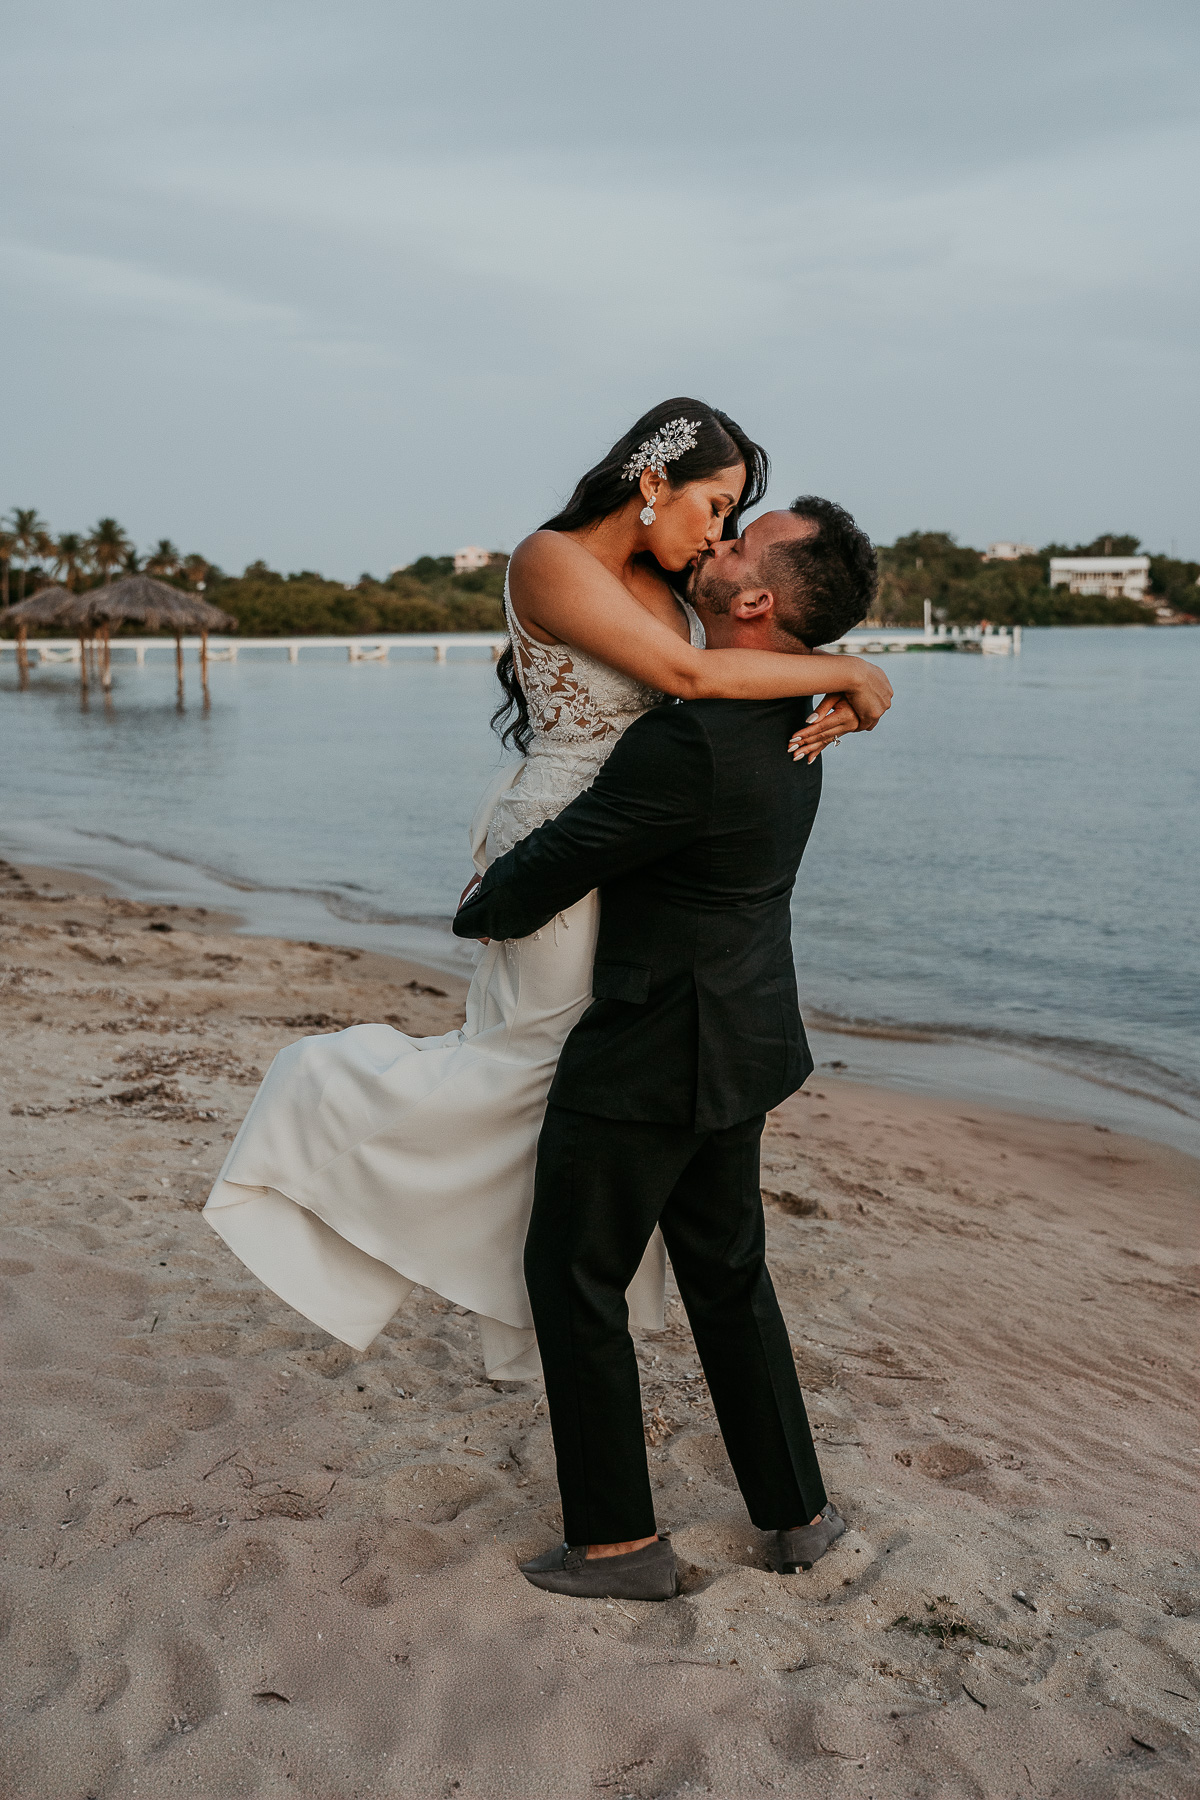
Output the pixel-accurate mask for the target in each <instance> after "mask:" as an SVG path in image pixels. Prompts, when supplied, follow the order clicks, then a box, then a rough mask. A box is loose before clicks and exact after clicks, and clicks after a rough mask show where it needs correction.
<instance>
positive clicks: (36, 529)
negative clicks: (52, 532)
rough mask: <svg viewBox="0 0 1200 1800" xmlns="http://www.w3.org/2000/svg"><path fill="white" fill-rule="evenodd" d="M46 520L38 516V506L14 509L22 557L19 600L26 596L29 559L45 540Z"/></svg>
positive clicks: (17, 542) (16, 545)
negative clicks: (26, 575) (26, 573)
mask: <svg viewBox="0 0 1200 1800" xmlns="http://www.w3.org/2000/svg"><path fill="white" fill-rule="evenodd" d="M45 531H46V521H45V520H44V519H40V518H39V517H38V512H37V508H36V506H14V507H13V510H12V534H13V537H14V538H15V540H16V544H15V549H16V553H17V555H18V556H19V557H20V558H21V591H20V593H19V594H18V596H17V598H18V600H23V599H24V598H25V571H26V569H27V568H28V567H29V559H30V557H31V556H36V555H37V553H38V550H39V548H40V546H41V544H42V542H43V540H44V537H45Z"/></svg>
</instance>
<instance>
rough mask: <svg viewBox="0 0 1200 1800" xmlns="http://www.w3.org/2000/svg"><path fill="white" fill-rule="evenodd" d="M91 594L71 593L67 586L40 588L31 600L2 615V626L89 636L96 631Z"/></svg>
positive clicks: (24, 601)
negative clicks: (71, 632) (49, 628)
mask: <svg viewBox="0 0 1200 1800" xmlns="http://www.w3.org/2000/svg"><path fill="white" fill-rule="evenodd" d="M91 599H92V596H91V595H90V594H72V593H71V592H70V590H69V589H68V588H65V587H45V588H39V589H38V591H37V593H36V594H31V595H30V596H29V598H28V600H18V601H17V603H16V605H15V606H6V607H5V608H4V611H3V612H0V625H8V626H11V628H12V629H13V630H14V631H21V630H22V629H24V630H26V631H31V630H32V631H38V630H41V629H45V628H47V627H50V626H52V627H54V629H55V630H58V631H81V632H84V633H85V634H90V633H91V632H93V631H94V630H95V628H96V617H95V614H94V612H93V610H92V607H91Z"/></svg>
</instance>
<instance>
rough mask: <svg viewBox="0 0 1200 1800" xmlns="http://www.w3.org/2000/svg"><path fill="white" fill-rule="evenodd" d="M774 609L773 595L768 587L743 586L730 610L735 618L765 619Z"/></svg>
mask: <svg viewBox="0 0 1200 1800" xmlns="http://www.w3.org/2000/svg"><path fill="white" fill-rule="evenodd" d="M774 611H775V596H774V594H773V593H772V592H771V590H770V588H743V590H742V592H741V593H740V594H739V595H738V597H737V599H736V600H735V601H734V603H733V605H732V606H731V607H730V612H731V613H732V614H733V617H734V618H735V619H745V620H751V619H767V618H770V616H771V614H772V613H773V612H774Z"/></svg>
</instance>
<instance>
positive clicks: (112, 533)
mask: <svg viewBox="0 0 1200 1800" xmlns="http://www.w3.org/2000/svg"><path fill="white" fill-rule="evenodd" d="M87 547H88V552H89V554H90V556H91V559H92V561H93V562H94V563H95V565H96V567H97V568H98V569H99V571H100V574H101V576H102V578H103V579H104V580H105V581H107V580H108V579H109V578H110V576H111V574H112V571H113V570H114V569H115V568H116V566H117V564H118V563H119V562H120V561H121V560H122V558H123V557H124V555H125V552H126V551H127V550H128V549H129V548H130V543H129V539H128V538H127V537H126V535H125V533H124V532H123V531H122V529H121V527H120V526H119V525H118V524H117V521H116V520H115V519H99V520H97V522H96V526H95V529H94V530H93V532H92V535H91V536H90V537H89V539H88V544H87Z"/></svg>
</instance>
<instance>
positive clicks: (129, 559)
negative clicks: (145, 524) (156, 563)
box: [121, 544, 142, 575]
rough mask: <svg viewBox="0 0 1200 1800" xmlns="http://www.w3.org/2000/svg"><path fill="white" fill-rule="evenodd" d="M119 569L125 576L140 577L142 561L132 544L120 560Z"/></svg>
mask: <svg viewBox="0 0 1200 1800" xmlns="http://www.w3.org/2000/svg"><path fill="white" fill-rule="evenodd" d="M121 567H122V568H123V569H124V571H125V573H126V574H127V575H140V574H141V572H142V559H141V557H140V556H139V555H138V553H137V551H136V550H135V549H134V547H133V545H132V544H130V546H129V548H128V550H127V551H126V552H125V554H124V556H123V557H122V558H121Z"/></svg>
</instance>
